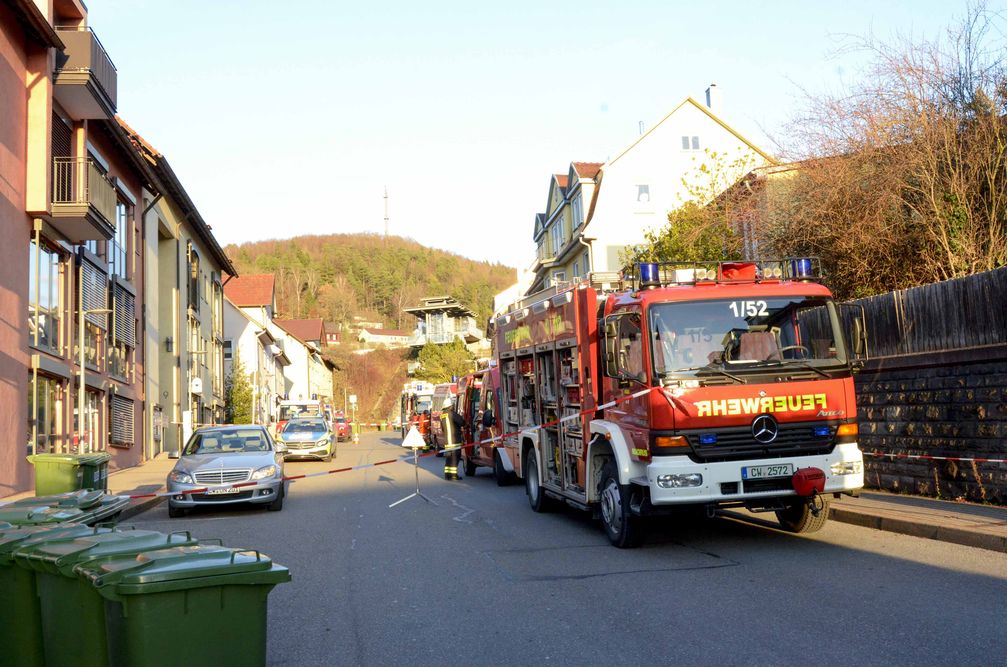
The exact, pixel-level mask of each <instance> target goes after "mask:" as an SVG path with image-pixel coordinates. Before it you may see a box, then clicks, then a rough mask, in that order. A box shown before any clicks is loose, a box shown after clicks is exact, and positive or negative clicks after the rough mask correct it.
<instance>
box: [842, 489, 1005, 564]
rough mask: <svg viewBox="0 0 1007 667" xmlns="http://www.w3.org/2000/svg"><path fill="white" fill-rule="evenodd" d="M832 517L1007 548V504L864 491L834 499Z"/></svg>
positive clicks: (970, 544)
mask: <svg viewBox="0 0 1007 667" xmlns="http://www.w3.org/2000/svg"><path fill="white" fill-rule="evenodd" d="M829 518H830V519H832V520H833V521H842V522H843V523H852V524H856V525H858V526H865V527H867V528H875V529H877V530H884V531H887V532H890V533H902V534H904V535H914V536H916V537H925V538H928V539H931V540H940V541H942V542H952V543H954V544H963V545H965V546H968V547H977V548H979V549H989V550H991V551H999V552H1001V553H1004V552H1007V507H1001V506H999V505H976V504H973V503H955V502H951V501H947V500H935V499H933V498H923V497H919V496H902V495H897V494H893V493H886V492H884V491H863V492H861V494H860V497H859V498H850V497H849V496H843V497H842V499H841V500H833V501H832V505H831V513H830V517H829Z"/></svg>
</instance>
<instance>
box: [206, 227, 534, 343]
mask: <svg viewBox="0 0 1007 667" xmlns="http://www.w3.org/2000/svg"><path fill="white" fill-rule="evenodd" d="M225 251H226V252H227V255H228V256H229V257H230V258H231V260H232V261H233V262H234V265H235V267H236V268H237V270H238V273H239V274H242V275H246V274H254V273H272V274H274V275H275V276H276V300H277V308H278V310H279V311H280V314H281V315H282V317H284V318H304V317H321V318H323V319H325V320H326V321H331V322H346V321H349V320H350V319H351V318H352V317H353V316H354V315H362V316H365V317H368V319H370V318H372V317H373V318H375V319H378V320H381V321H383V322H384V323H385V326H386V327H387V328H396V329H397V328H402V329H408V330H412V329H413V326H414V324H415V319H414V318H412V317H411V316H403V313H402V309H403V308H408V307H410V306H415V305H418V304H419V303H420V300H421V299H422V298H423V297H428V296H441V295H451V296H453V297H455V298H456V299H458V301H460V302H461V303H463V304H465V305H466V306H468V307H469V308H471V309H472V310H474V311H475V312H476V313H477V314H478V321H477V324H478V326H480V327H484V326H485V324H486V319H487V318H488V317H489V316H490V315H491V314H492V308H493V295H494V294H496V293H498V292H500V291H501V290H503V289H505V288H507V287H508V286H510V285H512V284H513V283H514V281H515V280H516V272H515V270H514V269H513V268H510V267H506V266H503V265H501V264H490V263H487V262H477V261H474V260H471V259H467V258H465V257H461V256H460V255H455V254H452V253H449V252H445V251H443V250H435V249H432V248H426V247H424V246H422V245H420V244H419V243H417V242H415V241H413V240H411V239H404V238H401V237H397V236H390V237H387V238H385V237H383V236H380V235H377V234H333V235H331V236H299V237H296V238H293V239H281V240H271V241H257V242H254V243H243V244H241V245H237V246H235V245H230V246H227V247H226V248H225Z"/></svg>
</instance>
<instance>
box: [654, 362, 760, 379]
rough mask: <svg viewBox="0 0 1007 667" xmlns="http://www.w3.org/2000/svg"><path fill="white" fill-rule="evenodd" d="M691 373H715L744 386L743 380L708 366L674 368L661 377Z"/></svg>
mask: <svg viewBox="0 0 1007 667" xmlns="http://www.w3.org/2000/svg"><path fill="white" fill-rule="evenodd" d="M693 371H709V372H711V373H717V374H718V375H723V376H724V377H729V378H731V379H732V380H734V381H735V382H737V383H738V384H746V382H745V380H744V378H740V377H738V376H737V375H733V374H731V373H728V372H727V371H725V370H723V369H721V368H714V367H713V366H710V365H706V366H695V367H693V368H676V369H675V370H673V371H669V372H668V373H665V374H664V376H663V377H668V376H669V375H671V374H672V373H690V372H693Z"/></svg>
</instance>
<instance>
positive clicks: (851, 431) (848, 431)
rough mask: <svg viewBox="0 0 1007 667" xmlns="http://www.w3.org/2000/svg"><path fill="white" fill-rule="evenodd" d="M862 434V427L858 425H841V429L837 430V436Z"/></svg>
mask: <svg viewBox="0 0 1007 667" xmlns="http://www.w3.org/2000/svg"><path fill="white" fill-rule="evenodd" d="M858 433H860V427H859V426H858V425H857V424H840V425H839V428H837V429H836V435H837V436H839V435H857V434H858Z"/></svg>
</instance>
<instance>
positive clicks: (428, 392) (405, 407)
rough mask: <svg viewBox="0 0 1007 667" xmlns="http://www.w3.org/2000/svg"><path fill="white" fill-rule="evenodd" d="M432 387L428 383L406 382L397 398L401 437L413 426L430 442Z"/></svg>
mask: <svg viewBox="0 0 1007 667" xmlns="http://www.w3.org/2000/svg"><path fill="white" fill-rule="evenodd" d="M433 396H434V386H433V385H432V384H430V383H429V382H422V381H416V382H406V383H405V385H403V387H402V396H401V397H400V398H399V415H400V428H401V431H402V437H403V438H405V437H406V433H408V432H409V429H410V428H412V427H413V426H415V427H416V430H417V431H419V433H420V435H422V436H423V440H424V441H426V442H427V443H428V444H429V442H430V411H431V408H432V407H433Z"/></svg>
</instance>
